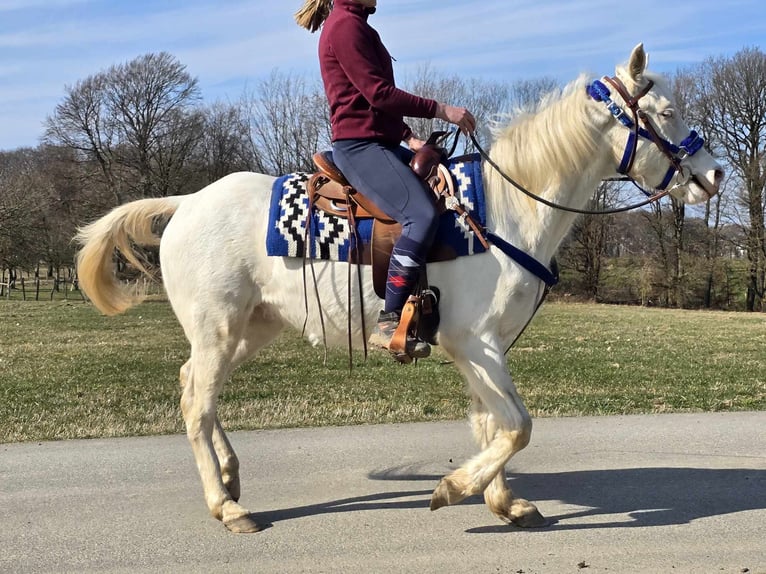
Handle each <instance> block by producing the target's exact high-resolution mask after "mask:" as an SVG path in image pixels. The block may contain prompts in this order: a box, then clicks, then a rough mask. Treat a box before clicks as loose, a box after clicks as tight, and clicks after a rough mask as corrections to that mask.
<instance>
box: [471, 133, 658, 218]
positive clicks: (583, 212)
mask: <svg viewBox="0 0 766 574" xmlns="http://www.w3.org/2000/svg"><path fill="white" fill-rule="evenodd" d="M471 142H472V143H473V145H474V147H476V151H478V152H479V155H480V156H481V157H482V159H483V160H484V161H486V162H487V163H488V164H489V165H491V166H492V167H493V168H494V170H495V171H496V172H497V173H499V174H500V176H501V177H502V178H503V179H504V180H506V181H507V182H508V183H510V184H511V185H512V186H513V187H515V188H516V189H518V190H519V191H520V192H521V193H523V194H524V195H526V196H527V197H530V198H532V199H534V200H535V201H537V202H539V203H542V204H543V205H547V206H548V207H552V208H553V209H560V210H561V211H568V212H570V213H579V214H581V215H611V214H614V213H623V212H625V211H630V210H632V209H638V208H639V207H643V206H645V205H648V204H650V203H654V202H655V201H658V200H660V199H662V198H663V197H665V196H666V195H668V194H669V193H670V190H669V189H664V190H661V191H658V192H657V193H655V194H654V195H652V196H651V197H649V198H647V199H645V200H644V201H640V202H638V203H634V204H632V205H627V206H625V207H615V208H612V209H604V210H598V211H597V210H591V209H577V208H575V207H568V206H566V205H561V204H560V203H555V202H553V201H549V200H547V199H545V198H544V197H540V196H539V195H536V194H534V193H532V192H531V191H529V190H528V189H526V188H525V187H524V186H523V185H521V184H520V183H518V182H517V181H515V180H514V179H513V178H512V177H511V176H509V175H508V174H507V173H505V172H504V171H503V170H502V169H501V168H500V166H499V165H497V164H496V163H495V161H494V160H493V159H492V158H491V157H489V154H488V153H487V152H486V151H484V148H482V147H481V145H480V144H479V142H478V141H477V140H476V136H474V135H473V134H471ZM630 181H632V182H633V183H634V184H635V185H637V186H638V184H637V183H636V182H635V181H634V180H633V179H632V178H630ZM639 189H641V190H642V191H644V190H643V188H641V187H640V186H639ZM644 193H646V191H644ZM647 195H649V194H648V193H647Z"/></svg>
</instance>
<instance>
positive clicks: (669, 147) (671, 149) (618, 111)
mask: <svg viewBox="0 0 766 574" xmlns="http://www.w3.org/2000/svg"><path fill="white" fill-rule="evenodd" d="M604 81H606V82H607V83H609V85H611V86H612V87H613V88H614V89H615V90H616V91H617V93H618V94H620V97H621V98H622V99H623V100H624V101H625V105H626V106H627V107H628V109H629V110H630V111H631V114H632V115H633V118H632V119H631V118H629V117H628V116H627V114H626V113H625V111H624V110H623V109H622V108H621V107H620V106H619V105H618V104H617V103H616V102H615V101H614V100H613V99H612V98H611V93H610V91H609V88H607V87H606V86H605V85H604V83H603V82H602V81H600V80H595V81H593V82H592V83H591V84H588V86H587V92H588V95H589V96H590V97H591V98H593V99H594V100H595V101H597V102H603V103H604V105H605V106H606V108H607V110H609V113H611V114H612V116H613V117H614V118H615V119H616V120H617V121H619V122H620V123H621V124H622V125H624V126H625V127H626V128H628V129H629V130H631V131H630V134H629V135H628V140H627V142H626V144H625V151H624V152H623V155H622V161H621V162H620V166H619V167H618V168H617V171H618V173H621V174H623V175H628V173H629V172H630V170H631V168H632V167H633V161H634V160H635V158H636V148H637V147H638V138H639V137H643V138H644V139H648V140H649V141H651V142H653V143H654V144H655V145H656V146H657V147H658V148H659V150H660V151H661V152H662V154H663V155H664V156H665V157H666V158H667V159H668V161H669V162H670V167H669V168H668V171H667V172H666V173H665V177H664V178H663V179H662V183H660V185H658V186H657V188H656V189H661V190H664V189H665V188H667V186H668V185H669V184H670V182H671V181H672V179H673V176H674V175H676V173H677V174H678V177H677V178H676V180H677V181H676V185H684V184H685V183H687V182H688V181H689V179H690V178H691V173H689V174H688V175H686V174H684V168H683V166H682V165H681V162H682V161H683V160H684V159H685V158H687V157H691V156H693V155H694V154H696V153H697V152H698V151H699V150H700V149H702V146H703V145H704V144H705V140H704V139H702V137H701V136H700V135H699V134H698V133H697V132H696V131H694V130H691V131H690V132H689V135H688V136H686V137H685V138H684V139H683V140H682V141H681V143H680V144H679V145H675V144H673V143H672V142H669V141H668V140H666V139H665V138H663V137H662V136H661V135H660V134H658V133H657V130H656V129H655V127H654V125H653V124H652V122H651V121H650V120H649V116H648V115H647V114H646V112H645V111H644V110H642V109H641V108H639V107H638V102H639V100H640V99H641V98H643V97H644V96H645V95H646V94H648V93H649V91H650V90H651V89H652V87H653V86H654V82H653V81H652V80H649V81H648V82H647V84H646V86H644V88H643V89H642V90H641V91H640V92H639V93H638V94H637V95H636V96H634V97H631V96H630V95H629V94H628V90H627V89H626V88H625V84H623V83H622V81H621V80H620V79H619V78H617V77H611V78H607V77H604ZM639 119H640V120H641V123H642V124H643V127H641V126H640V125H639V122H638V120H639Z"/></svg>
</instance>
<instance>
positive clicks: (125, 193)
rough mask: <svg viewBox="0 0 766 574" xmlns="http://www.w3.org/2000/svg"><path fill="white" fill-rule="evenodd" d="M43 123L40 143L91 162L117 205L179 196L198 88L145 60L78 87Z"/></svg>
mask: <svg viewBox="0 0 766 574" xmlns="http://www.w3.org/2000/svg"><path fill="white" fill-rule="evenodd" d="M66 92H67V95H66V97H65V98H64V101H63V102H61V103H60V104H59V105H57V106H56V109H55V111H54V113H53V114H52V115H51V116H49V117H48V118H47V120H46V135H45V141H46V142H47V143H49V144H52V145H57V146H66V147H69V148H71V149H73V150H76V151H77V152H78V154H79V155H78V158H77V159H78V160H80V161H82V162H85V163H92V162H95V163H96V164H97V165H98V166H99V167H100V173H101V176H102V183H103V184H105V186H106V188H107V189H108V190H109V191H110V192H111V193H112V195H113V197H114V200H115V202H116V203H122V202H124V201H126V200H127V199H131V198H134V197H148V196H154V195H168V194H170V193H178V192H179V191H181V190H180V189H179V186H180V183H179V182H180V181H182V178H180V177H179V173H180V171H182V170H183V168H184V166H185V164H186V162H187V161H188V160H189V158H190V154H191V151H192V150H193V149H194V146H195V144H196V142H197V141H198V140H199V138H200V137H201V130H202V118H201V116H200V114H199V113H198V112H197V111H196V109H195V106H196V104H197V103H198V101H199V97H200V96H199V88H198V86H197V80H196V79H194V78H192V77H191V76H190V75H189V74H188V72H187V71H186V67H185V66H183V65H182V64H181V63H180V62H178V60H177V59H176V58H175V57H173V56H171V55H170V54H168V53H165V52H162V53H159V54H147V55H144V56H141V57H139V58H136V59H135V60H132V61H130V62H128V63H126V64H120V65H116V66H112V67H111V68H109V69H108V70H106V71H104V72H101V73H98V74H96V75H94V76H90V77H88V78H86V79H85V80H81V81H79V82H77V83H76V84H75V86H74V87H69V88H67V89H66Z"/></svg>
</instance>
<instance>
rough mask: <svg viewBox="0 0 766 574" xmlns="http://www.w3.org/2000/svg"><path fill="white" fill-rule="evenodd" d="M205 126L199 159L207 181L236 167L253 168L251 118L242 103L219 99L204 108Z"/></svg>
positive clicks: (236, 168) (213, 179) (242, 168)
mask: <svg viewBox="0 0 766 574" xmlns="http://www.w3.org/2000/svg"><path fill="white" fill-rule="evenodd" d="M203 116H204V121H205V127H204V130H203V133H202V138H201V140H200V142H199V146H198V155H199V157H198V160H197V161H198V163H199V164H200V166H201V171H202V173H203V174H204V179H205V182H204V183H205V184H207V183H210V182H212V181H215V180H216V179H219V178H221V177H223V176H224V175H226V174H229V173H232V172H235V171H242V170H246V171H253V170H255V169H256V165H255V161H254V158H253V157H252V155H251V154H250V153H249V150H250V142H249V121H248V119H247V117H246V116H245V115H244V114H243V110H242V108H241V107H240V106H237V105H231V104H225V103H223V102H216V103H214V104H212V105H211V106H208V107H206V108H205V109H204V110H203Z"/></svg>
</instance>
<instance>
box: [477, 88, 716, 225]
mask: <svg viewBox="0 0 766 574" xmlns="http://www.w3.org/2000/svg"><path fill="white" fill-rule="evenodd" d="M603 80H604V82H607V83H608V84H610V85H611V86H612V87H613V88H614V89H615V90H616V91H617V93H618V94H619V95H620V97H622V99H623V100H624V101H625V105H626V106H627V108H628V110H630V113H631V115H632V118H631V117H629V116H628V114H627V113H626V112H625V110H624V109H623V108H622V107H621V106H620V105H619V104H618V103H617V102H615V101H614V100H613V99H612V97H611V92H610V91H609V88H607V87H606V85H605V84H604V82H602V81H601V80H594V81H593V82H591V83H590V84H588V85H587V86H586V92H587V94H588V95H589V96H590V97H591V98H592V99H593V100H595V101H597V102H603V103H604V105H605V106H606V108H607V110H608V111H609V113H610V114H611V115H612V117H614V118H615V119H616V120H617V121H618V122H620V123H621V124H622V125H623V126H625V127H626V128H628V129H629V130H630V133H629V134H628V139H627V141H626V143H625V150H624V152H623V155H622V160H621V161H620V165H619V167H618V168H617V172H618V173H620V174H622V175H623V176H626V178H627V179H628V180H629V181H631V182H633V183H634V184H635V185H636V187H638V188H639V189H641V191H642V192H643V193H644V194H645V195H647V199H645V200H644V201H640V202H638V203H634V204H632V205H628V206H624V207H617V208H613V209H605V210H598V211H596V210H589V209H577V208H574V207H568V206H565V205H561V204H558V203H554V202H552V201H549V200H547V199H545V198H543V197H540V196H539V195H536V194H534V193H532V192H531V191H529V190H527V189H526V188H524V186H522V185H521V184H519V183H518V182H516V181H514V180H513V178H511V177H510V176H509V175H508V174H506V173H505V172H504V171H503V170H502V169H501V168H500V166H498V165H497V163H495V162H494V161H493V160H492V158H490V157H489V154H487V152H486V151H484V149H483V148H482V147H481V145H479V142H478V141H477V140H476V137H475V136H474V135H473V134H472V135H471V142H473V145H474V146H475V147H476V150H477V151H478V152H479V154H480V155H481V157H482V158H483V159H484V161H486V162H487V163H488V164H489V165H491V166H492V168H493V169H494V170H495V171H497V172H498V173H499V174H500V176H502V177H503V179H505V180H506V181H508V182H509V183H510V184H511V185H513V186H514V187H515V188H516V189H518V190H519V191H521V192H522V193H523V194H525V195H527V196H528V197H530V198H532V199H534V200H535V201H538V202H540V203H542V204H543V205H547V206H548V207H551V208H554V209H560V210H562V211H569V212H571V213H578V214H583V215H609V214H614V213H622V212H625V211H630V210H632V209H637V208H639V207H643V206H645V205H648V204H650V203H653V202H655V201H658V200H660V199H661V198H663V197H665V196H666V195H668V194H669V193H670V192H671V191H672V190H673V189H675V188H676V187H679V186H682V185H684V184H686V183H687V182H688V181H689V179H690V178H691V173H690V172H689V173H686V170H685V169H684V167H683V166H682V165H681V164H682V162H683V160H684V159H685V158H687V157H691V156H693V155H694V154H696V153H697V152H698V151H699V150H700V149H702V146H703V145H704V143H705V140H704V139H702V137H700V135H699V134H698V133H697V132H696V131H694V130H690V132H689V135H688V136H687V137H685V138H684V139H683V140H682V141H681V143H680V144H678V145H675V144H674V143H672V142H670V141H668V140H667V139H665V138H663V137H662V136H661V135H660V134H659V133H658V132H657V130H656V129H655V127H654V126H653V125H652V123H651V121H650V119H649V116H648V115H647V114H646V112H645V111H644V110H642V109H641V108H639V107H638V102H639V100H640V99H641V98H643V97H644V96H645V95H646V94H648V93H649V91H650V90H651V89H652V87H653V86H654V82H653V81H652V80H649V81H648V83H647V85H646V86H644V88H643V89H642V90H641V91H640V92H639V93H638V94H636V95H635V96H632V97H631V96H630V95H629V94H628V91H627V89H626V88H625V85H624V84H623V83H622V81H621V80H620V79H619V78H617V77H611V78H608V77H606V76H605V77H604V78H603ZM639 120H640V121H641V123H643V126H644V127H642V126H641V125H640V124H639ZM640 137H642V138H644V139H647V140H649V141H651V142H653V143H654V144H655V145H656V146H657V147H658V148H659V149H660V151H661V152H662V154H663V155H664V156H665V157H666V158H667V159H668V161H669V162H670V167H669V168H668V171H667V172H666V173H665V177H664V178H663V180H662V182H661V183H660V185H659V186H657V187H656V188H654V191H655V193H654V194H650V193H649V192H648V191H647V190H645V189H643V188H642V187H641V186H640V185H638V183H637V182H636V181H635V180H634V179H633V178H632V177H631V176H630V173H629V172H630V170H631V169H632V168H633V162H634V160H635V158H636V151H637V149H638V140H639V138H640ZM674 176H676V177H675V180H676V181H675V184H674V186H673V187H672V188H671V189H667V187H668V185H669V184H670V183H671V181H673V179H674Z"/></svg>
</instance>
